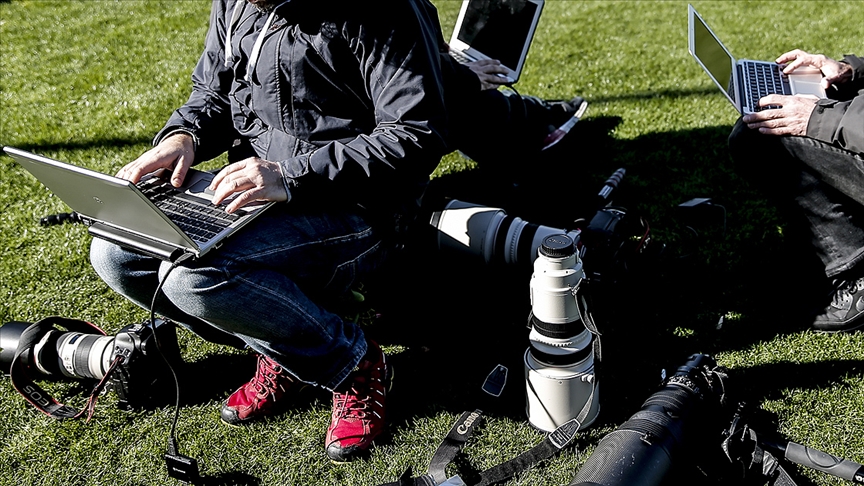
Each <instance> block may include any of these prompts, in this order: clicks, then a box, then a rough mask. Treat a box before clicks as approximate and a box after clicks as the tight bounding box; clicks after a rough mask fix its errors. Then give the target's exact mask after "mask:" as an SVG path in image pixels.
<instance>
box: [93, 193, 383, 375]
mask: <svg viewBox="0 0 864 486" xmlns="http://www.w3.org/2000/svg"><path fill="white" fill-rule="evenodd" d="M289 208H290V206H287V205H277V206H274V207H272V208H270V209H269V210H267V212H266V213H264V214H262V215H261V216H259V218H258V219H256V220H255V221H253V222H252V223H250V224H249V225H248V226H247V227H245V228H243V229H242V230H241V231H240V232H239V233H238V234H236V235H234V236H232V237H231V238H229V239H228V240H227V241H226V242H225V244H224V246H222V247H221V248H219V249H217V250H214V251H212V252H210V253H208V254H206V255H204V256H203V257H202V258H201V259H197V260H189V261H187V262H185V263H183V264H181V265H180V266H178V267H176V268H175V269H174V270H173V271H172V272H171V273H170V274H169V275H168V277H167V280H166V281H165V283H164V286H163V288H162V293H161V294H164V295H161V294H160V296H159V298H158V299H157V301H156V306H155V311H156V313H157V314H160V315H162V316H164V317H166V318H168V319H171V320H173V321H175V322H177V323H179V324H181V325H183V326H185V327H186V328H188V329H190V330H191V331H192V332H194V333H196V334H198V335H199V336H201V337H202V338H204V339H206V340H208V341H212V342H216V343H220V344H228V345H234V346H243V345H246V346H248V347H250V348H252V349H253V350H254V351H256V352H258V353H260V354H263V355H265V356H268V357H270V358H271V359H273V360H275V361H276V362H277V363H279V364H280V365H282V366H283V367H285V368H286V369H287V370H288V371H289V372H291V373H292V374H293V375H295V376H296V377H297V378H299V379H300V380H302V381H304V382H307V383H311V384H314V385H318V386H322V387H324V388H327V389H330V390H332V389H334V388H335V387H336V386H337V385H338V384H339V383H340V382H341V381H342V380H343V379H344V378H345V377H346V376H347V375H348V374H349V373H350V372H351V370H352V369H353V368H354V367H355V366H356V365H357V363H358V362H359V361H360V359H361V358H362V357H363V355H364V354H365V352H366V339H365V337H364V335H363V332H362V330H361V329H360V328H359V326H358V325H357V324H356V323H352V322H345V321H343V320H342V318H340V317H339V316H337V315H335V314H333V313H332V312H329V311H327V310H325V309H324V308H322V307H321V303H322V302H326V301H327V299H330V298H334V297H338V296H340V295H342V294H344V293H345V292H347V291H348V290H349V289H350V286H351V285H352V283H353V282H355V280H356V279H358V278H361V277H363V276H364V275H366V274H367V273H368V272H371V271H372V270H374V269H375V268H376V267H377V266H378V265H379V264H380V263H381V262H382V261H383V259H384V257H385V255H386V253H387V251H386V248H385V245H384V243H383V242H382V241H381V239H380V238H379V237H378V235H377V234H376V232H375V231H373V229H372V228H371V227H370V226H369V225H368V224H367V223H366V222H365V221H364V220H363V218H362V217H360V216H359V215H358V214H354V213H351V212H344V211H343V212H333V211H326V212H325V211H321V212H319V213H315V212H309V211H303V212H302V213H300V212H299V211H292V210H291V209H289ZM90 260H91V262H92V264H93V267H94V269H95V270H96V272H97V273H98V274H99V276H100V277H101V278H102V279H103V280H104V281H105V282H106V283H107V284H108V285H109V286H110V287H111V288H112V289H114V290H115V291H117V292H118V293H120V294H122V295H123V296H125V297H126V298H128V299H129V300H131V301H132V302H134V303H135V304H137V305H139V306H140V307H142V308H144V309H148V310H149V309H150V305H151V300H152V299H153V294H154V292H155V290H156V288H157V285H158V282H159V280H160V279H162V278H165V274H166V272H167V270H168V268H169V267H170V264H168V263H166V262H163V261H161V260H157V259H154V258H152V257H148V256H144V255H141V254H138V253H136V252H132V251H129V250H126V249H124V248H121V247H119V246H116V245H113V244H111V243H108V242H106V241H104V240H100V239H98V238H95V239H94V240H93V243H92V245H91V248H90Z"/></svg>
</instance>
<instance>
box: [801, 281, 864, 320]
mask: <svg viewBox="0 0 864 486" xmlns="http://www.w3.org/2000/svg"><path fill="white" fill-rule="evenodd" d="M861 327H864V277H861V278H858V279H855V280H841V281H839V282H838V283H837V286H836V287H835V290H834V292H833V293H832V295H831V303H830V304H829V305H828V307H826V308H825V309H824V310H823V311H822V312H821V313H820V314H819V315H817V316H816V318H815V320H814V321H813V328H814V329H817V330H819V331H825V332H849V331H854V330H856V329H859V328H861Z"/></svg>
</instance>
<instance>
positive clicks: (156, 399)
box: [108, 319, 183, 410]
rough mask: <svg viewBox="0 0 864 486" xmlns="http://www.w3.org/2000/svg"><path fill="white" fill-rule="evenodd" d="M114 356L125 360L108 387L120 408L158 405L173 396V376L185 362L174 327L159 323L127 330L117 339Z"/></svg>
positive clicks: (159, 320) (164, 322)
mask: <svg viewBox="0 0 864 486" xmlns="http://www.w3.org/2000/svg"><path fill="white" fill-rule="evenodd" d="M112 356H115V357H116V356H119V357H122V358H123V361H122V362H121V363H120V364H119V365H118V366H117V369H116V370H115V371H114V373H112V374H111V378H110V382H109V384H108V388H109V389H110V390H113V391H114V393H115V394H116V395H117V407H118V408H121V409H123V410H132V409H135V408H141V407H145V406H151V405H157V404H160V403H163V402H165V398H166V397H170V396H172V395H173V393H172V392H171V387H172V386H173V385H174V379H173V374H174V373H176V371H177V369H178V368H179V365H180V364H182V362H183V359H182V358H181V357H180V347H179V346H178V344H177V334H176V332H175V329H174V324H172V323H170V322H167V321H163V320H161V319H157V320H156V324H155V325H154V326H150V325H145V324H142V323H139V324H131V325H128V326H126V327H124V328H123V329H121V330H120V332H118V333H117V334H116V335H115V336H114V351H113V353H112ZM172 370H173V371H172Z"/></svg>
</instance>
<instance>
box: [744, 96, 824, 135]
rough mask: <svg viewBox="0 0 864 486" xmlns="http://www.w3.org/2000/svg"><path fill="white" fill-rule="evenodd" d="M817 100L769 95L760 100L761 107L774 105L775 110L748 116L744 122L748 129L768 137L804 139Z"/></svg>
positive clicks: (808, 97) (814, 98)
mask: <svg viewBox="0 0 864 486" xmlns="http://www.w3.org/2000/svg"><path fill="white" fill-rule="evenodd" d="M817 100H818V98H816V97H815V96H785V95H768V96H765V97H763V98H762V99H760V100H759V106H772V105H773V106H774V108H773V109H770V110H764V111H759V112H756V113H750V114H747V115H745V116H744V118H743V119H742V120H743V121H744V123H746V124H747V127H748V128H751V129H754V130H759V133H764V134H766V135H794V136H799V137H803V136H805V135H807V124H808V123H809V121H810V114H811V113H813V109H814V108H816V101H817Z"/></svg>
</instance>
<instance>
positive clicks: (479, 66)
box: [465, 59, 507, 89]
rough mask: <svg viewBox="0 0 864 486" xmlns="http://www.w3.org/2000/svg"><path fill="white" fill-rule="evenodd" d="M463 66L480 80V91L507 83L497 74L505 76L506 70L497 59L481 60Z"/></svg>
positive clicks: (505, 79)
mask: <svg viewBox="0 0 864 486" xmlns="http://www.w3.org/2000/svg"><path fill="white" fill-rule="evenodd" d="M465 65H466V66H468V69H470V70H471V71H473V72H474V74H476V75H477V77H478V78H480V88H481V89H495V88H497V87H499V86H501V85H503V84H506V83H507V78H504V77H501V76H498V75H499V74H507V69H506V68H505V67H503V66H502V65H501V61H499V60H497V59H481V60H479V61H471V62H468V63H465Z"/></svg>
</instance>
